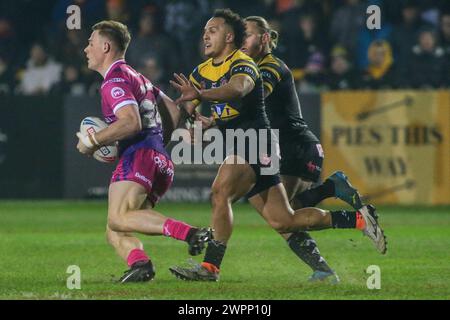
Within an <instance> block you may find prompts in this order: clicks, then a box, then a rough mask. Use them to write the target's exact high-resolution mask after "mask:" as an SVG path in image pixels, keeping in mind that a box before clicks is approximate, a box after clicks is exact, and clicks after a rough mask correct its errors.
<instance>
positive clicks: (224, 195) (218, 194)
mask: <svg viewBox="0 0 450 320" xmlns="http://www.w3.org/2000/svg"><path fill="white" fill-rule="evenodd" d="M229 201H230V190H229V187H228V186H226V185H224V184H221V183H214V184H213V186H212V187H211V204H212V205H213V207H214V206H219V205H224V204H225V205H226V204H227V203H228V202H229Z"/></svg>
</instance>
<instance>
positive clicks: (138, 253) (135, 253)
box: [127, 249, 149, 267]
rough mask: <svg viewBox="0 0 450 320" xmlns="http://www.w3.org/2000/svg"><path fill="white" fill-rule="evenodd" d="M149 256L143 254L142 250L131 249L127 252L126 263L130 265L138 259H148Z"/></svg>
mask: <svg viewBox="0 0 450 320" xmlns="http://www.w3.org/2000/svg"><path fill="white" fill-rule="evenodd" d="M148 260H149V258H148V256H147V255H146V254H145V251H144V250H141V249H133V250H131V251H130V253H129V254H128V258H127V263H128V266H129V267H131V266H132V265H133V264H135V263H136V262H138V261H148Z"/></svg>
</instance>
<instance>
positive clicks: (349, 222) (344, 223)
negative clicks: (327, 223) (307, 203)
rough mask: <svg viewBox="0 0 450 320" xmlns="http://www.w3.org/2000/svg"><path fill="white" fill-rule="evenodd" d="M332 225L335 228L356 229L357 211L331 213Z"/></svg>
mask: <svg viewBox="0 0 450 320" xmlns="http://www.w3.org/2000/svg"><path fill="white" fill-rule="evenodd" d="M331 225H332V226H333V228H339V229H354V228H356V212H355V211H345V210H339V211H331Z"/></svg>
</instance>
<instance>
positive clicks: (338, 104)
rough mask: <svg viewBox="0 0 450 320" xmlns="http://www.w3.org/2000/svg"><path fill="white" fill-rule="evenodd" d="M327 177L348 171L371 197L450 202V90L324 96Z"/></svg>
mask: <svg viewBox="0 0 450 320" xmlns="http://www.w3.org/2000/svg"><path fill="white" fill-rule="evenodd" d="M321 111H322V134H321V137H322V138H321V140H322V145H323V147H324V151H325V162H324V172H323V175H322V176H323V177H326V176H328V175H330V174H331V173H332V172H334V171H335V170H342V171H344V172H345V173H346V174H347V175H348V176H349V177H350V179H351V182H352V184H354V185H355V187H357V188H358V189H359V190H360V192H361V194H362V195H363V196H366V197H367V200H368V201H371V202H373V203H378V204H380V203H382V204H388V203H389V204H450V92H449V91H370V92H369V91H353V92H347V91H342V92H330V93H325V94H322V106H321Z"/></svg>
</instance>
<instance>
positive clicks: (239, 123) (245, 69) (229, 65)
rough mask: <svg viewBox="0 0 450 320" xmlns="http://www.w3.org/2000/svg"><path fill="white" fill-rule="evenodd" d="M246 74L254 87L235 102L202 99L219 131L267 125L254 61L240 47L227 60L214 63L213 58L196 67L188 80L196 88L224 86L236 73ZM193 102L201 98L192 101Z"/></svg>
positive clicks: (264, 126)
mask: <svg viewBox="0 0 450 320" xmlns="http://www.w3.org/2000/svg"><path fill="white" fill-rule="evenodd" d="M242 74H245V75H248V76H250V77H251V78H252V79H253V81H254V82H255V87H254V88H253V90H252V91H250V93H248V94H247V95H246V96H245V97H243V98H241V99H236V100H234V101H226V102H223V101H221V102H219V101H202V104H206V107H209V108H211V113H212V115H213V117H214V119H215V121H216V124H217V126H218V127H219V129H221V130H225V129H237V128H242V129H244V130H246V129H249V128H255V129H260V128H269V121H268V119H267V115H266V112H265V106H264V88H263V81H262V78H261V74H260V72H259V69H258V67H257V66H256V64H255V62H254V61H253V60H252V58H250V57H249V56H247V55H246V54H245V53H243V52H242V51H240V50H235V51H233V52H232V53H231V54H230V55H229V56H228V57H226V59H225V60H224V61H223V62H221V63H219V64H214V63H213V60H212V58H211V59H209V60H207V61H205V62H203V63H202V64H200V65H199V66H197V67H196V68H195V69H194V71H192V73H191V74H190V76H189V80H190V81H191V82H192V83H193V84H194V85H195V86H196V87H197V88H199V89H212V88H218V87H220V86H223V85H225V84H226V83H228V81H230V79H231V78H232V77H234V76H237V75H242ZM193 102H194V103H195V104H196V105H198V104H199V103H200V101H198V100H197V101H193Z"/></svg>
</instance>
